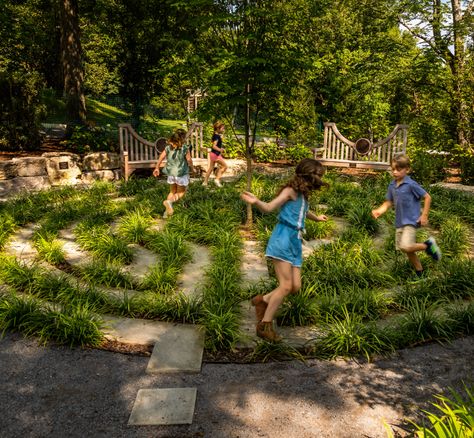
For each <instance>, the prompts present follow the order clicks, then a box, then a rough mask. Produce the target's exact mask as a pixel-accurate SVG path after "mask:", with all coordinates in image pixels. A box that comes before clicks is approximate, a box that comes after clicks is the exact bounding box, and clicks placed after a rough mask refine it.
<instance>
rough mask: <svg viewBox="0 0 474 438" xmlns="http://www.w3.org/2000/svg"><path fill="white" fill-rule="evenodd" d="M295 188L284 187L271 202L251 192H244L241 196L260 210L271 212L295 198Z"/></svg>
mask: <svg viewBox="0 0 474 438" xmlns="http://www.w3.org/2000/svg"><path fill="white" fill-rule="evenodd" d="M293 195H294V190H293V189H292V188H290V187H286V188H284V189H283V190H282V191H281V193H280V194H279V195H278V196H277V197H276V198H274V199H272V200H271V201H270V202H263V201H261V200H260V199H258V198H257V197H256V196H255V195H254V194H252V193H250V192H243V193H242V194H241V195H240V197H241V199H242V200H243V201H245V202H246V203H247V204H251V205H255V207H257V208H258V209H259V210H260V211H263V212H264V213H270V212H271V211H273V210H276V209H277V208H280V207H281V206H282V205H283V204H284V203H285V202H287V201H289V200H290V199H293V198H294V196H293Z"/></svg>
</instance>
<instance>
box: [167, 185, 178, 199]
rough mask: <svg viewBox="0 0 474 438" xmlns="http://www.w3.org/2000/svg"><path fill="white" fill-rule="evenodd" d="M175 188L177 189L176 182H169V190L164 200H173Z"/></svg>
mask: <svg viewBox="0 0 474 438" xmlns="http://www.w3.org/2000/svg"><path fill="white" fill-rule="evenodd" d="M177 190H178V185H177V184H171V185H170V192H169V193H168V196H167V197H166V200H167V201H171V202H174V198H175V196H176V192H177Z"/></svg>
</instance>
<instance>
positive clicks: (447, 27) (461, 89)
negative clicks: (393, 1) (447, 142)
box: [400, 0, 474, 151]
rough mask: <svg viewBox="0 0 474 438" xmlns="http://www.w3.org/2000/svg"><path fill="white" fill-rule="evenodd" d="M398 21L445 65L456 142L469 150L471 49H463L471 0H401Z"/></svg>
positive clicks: (470, 20)
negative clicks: (453, 116)
mask: <svg viewBox="0 0 474 438" xmlns="http://www.w3.org/2000/svg"><path fill="white" fill-rule="evenodd" d="M400 11H401V14H400V17H401V18H400V23H401V24H402V25H403V26H404V28H405V29H406V30H407V31H408V32H410V33H411V34H412V35H414V36H415V37H416V38H417V39H418V40H419V41H420V43H421V44H423V45H424V46H425V47H426V48H427V49H428V50H431V51H432V52H433V53H434V54H435V55H436V56H437V57H438V58H439V59H441V60H442V62H444V63H445V65H446V66H447V67H448V68H449V72H450V76H451V80H450V83H447V84H446V86H447V87H448V90H449V91H450V93H451V104H452V110H453V114H454V115H455V124H456V139H457V143H458V144H459V145H460V146H461V148H463V149H464V150H469V149H470V150H471V151H472V150H473V146H472V143H473V141H474V138H473V129H472V127H473V121H474V114H473V108H472V106H470V105H469V104H468V102H472V95H470V92H469V80H470V79H469V78H470V72H469V71H467V70H466V67H467V66H468V65H469V64H470V63H471V57H472V52H471V51H469V50H466V48H467V45H468V42H469V38H470V37H471V36H472V31H473V27H472V25H473V12H474V1H473V0H468V1H461V0H451V1H443V0H432V1H424V0H409V1H407V0H402V1H401V2H400Z"/></svg>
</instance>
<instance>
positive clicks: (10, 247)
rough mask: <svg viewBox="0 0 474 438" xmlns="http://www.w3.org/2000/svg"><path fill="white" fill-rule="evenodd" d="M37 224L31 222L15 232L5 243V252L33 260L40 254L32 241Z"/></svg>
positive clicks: (26, 259)
mask: <svg viewBox="0 0 474 438" xmlns="http://www.w3.org/2000/svg"><path fill="white" fill-rule="evenodd" d="M36 228H37V226H36V225H34V224H29V225H26V226H24V227H23V228H20V229H19V230H18V231H17V232H15V233H14V234H13V235H12V236H11V237H10V239H9V241H8V243H7V244H6V245H5V252H6V253H7V254H10V255H13V256H15V257H16V258H17V259H20V260H25V261H32V260H34V259H35V258H36V257H37V256H38V252H37V251H36V248H35V247H34V246H33V245H32V243H31V238H32V237H33V233H34V232H35V230H36Z"/></svg>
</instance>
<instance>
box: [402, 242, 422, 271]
mask: <svg viewBox="0 0 474 438" xmlns="http://www.w3.org/2000/svg"><path fill="white" fill-rule="evenodd" d="M425 246H426V245H425ZM406 254H407V257H408V260H410V263H411V264H412V265H413V267H414V268H415V270H416V271H422V270H423V266H422V264H421V262H420V259H419V258H418V256H417V255H416V252H407V253H406Z"/></svg>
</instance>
